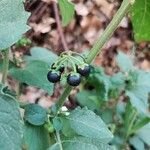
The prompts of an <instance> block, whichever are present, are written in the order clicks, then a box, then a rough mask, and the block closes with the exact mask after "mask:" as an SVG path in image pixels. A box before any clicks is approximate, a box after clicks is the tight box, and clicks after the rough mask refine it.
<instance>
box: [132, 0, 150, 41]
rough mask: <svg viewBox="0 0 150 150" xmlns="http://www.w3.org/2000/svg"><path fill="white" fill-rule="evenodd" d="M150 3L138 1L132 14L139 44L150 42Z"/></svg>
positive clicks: (142, 0) (135, 35) (146, 0)
mask: <svg viewBox="0 0 150 150" xmlns="http://www.w3.org/2000/svg"><path fill="white" fill-rule="evenodd" d="M149 10H150V1H149V0H136V1H135V4H134V6H133V8H132V10H131V11H132V12H131V20H132V24H133V30H134V38H135V40H136V41H137V42H142V41H150V27H149V23H150V11H149Z"/></svg>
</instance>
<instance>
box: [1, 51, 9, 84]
mask: <svg viewBox="0 0 150 150" xmlns="http://www.w3.org/2000/svg"><path fill="white" fill-rule="evenodd" d="M8 68H9V49H6V50H4V51H3V72H2V83H3V84H5V83H6V80H7V74H8Z"/></svg>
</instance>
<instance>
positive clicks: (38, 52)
mask: <svg viewBox="0 0 150 150" xmlns="http://www.w3.org/2000/svg"><path fill="white" fill-rule="evenodd" d="M56 59H57V55H56V54H54V53H53V52H52V51H50V50H48V49H46V48H43V47H33V48H31V56H25V60H26V61H33V60H40V61H43V62H45V63H47V64H48V65H52V63H54V62H55V61H56Z"/></svg>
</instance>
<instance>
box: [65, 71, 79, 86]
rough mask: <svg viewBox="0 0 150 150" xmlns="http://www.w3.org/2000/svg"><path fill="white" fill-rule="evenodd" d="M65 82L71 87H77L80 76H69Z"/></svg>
mask: <svg viewBox="0 0 150 150" xmlns="http://www.w3.org/2000/svg"><path fill="white" fill-rule="evenodd" d="M67 82H68V84H69V85H71V86H78V85H79V84H80V82H81V76H80V74H78V73H76V74H69V75H68V77H67Z"/></svg>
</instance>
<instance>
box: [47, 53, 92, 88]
mask: <svg viewBox="0 0 150 150" xmlns="http://www.w3.org/2000/svg"><path fill="white" fill-rule="evenodd" d="M76 55H78V56H79V57H76ZM90 70H91V66H90V65H88V64H87V63H85V59H84V58H83V57H82V56H81V55H79V54H78V53H75V52H71V51H69V52H64V53H62V54H61V55H60V57H59V58H58V60H57V61H56V62H55V63H54V64H52V66H51V69H50V71H49V72H48V74H47V79H48V80H49V81H50V82H52V83H56V82H59V81H60V79H61V76H62V75H67V83H68V84H69V85H71V86H78V85H79V84H80V82H81V76H85V77H87V76H88V75H89V74H90Z"/></svg>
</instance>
